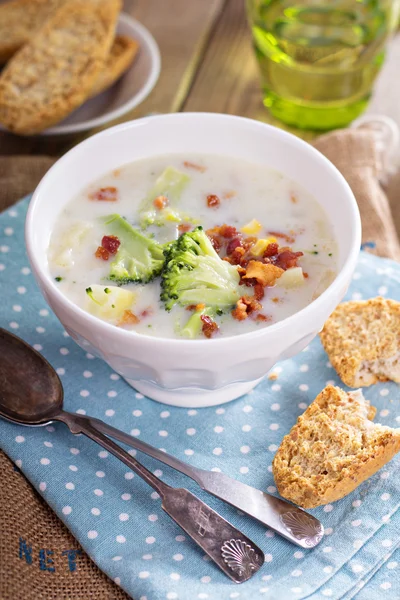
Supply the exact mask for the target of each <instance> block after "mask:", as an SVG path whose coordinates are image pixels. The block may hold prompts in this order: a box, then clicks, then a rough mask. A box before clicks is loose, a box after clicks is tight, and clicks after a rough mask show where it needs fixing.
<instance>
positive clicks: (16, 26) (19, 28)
mask: <svg viewBox="0 0 400 600" xmlns="http://www.w3.org/2000/svg"><path fill="white" fill-rule="evenodd" d="M64 2H66V0H12V1H11V2H6V3H4V4H0V64H3V63H5V62H7V61H8V60H9V59H10V58H11V57H12V55H13V54H15V52H17V50H19V49H20V48H21V46H23V45H24V44H26V42H27V41H28V40H30V39H31V37H32V36H33V35H34V34H35V33H36V31H38V29H40V27H42V26H43V24H44V23H45V21H46V19H48V18H49V17H50V15H51V14H52V13H53V12H54V11H55V10H57V8H59V7H60V6H61V5H62V4H63V3H64Z"/></svg>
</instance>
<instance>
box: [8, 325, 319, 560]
mask: <svg viewBox="0 0 400 600" xmlns="http://www.w3.org/2000/svg"><path fill="white" fill-rule="evenodd" d="M0 331H1V330H0ZM3 331H4V332H5V334H6V335H7V336H8V337H12V338H14V336H12V334H10V333H8V332H6V331H5V330H3ZM16 339H18V338H16ZM20 341H21V343H22V344H23V345H24V347H25V351H30V352H35V351H34V350H33V349H32V348H31V347H30V346H28V345H27V344H25V342H22V340H20ZM39 356H41V355H39ZM42 360H44V359H42ZM46 365H47V366H46V369H47V371H50V370H51V371H52V374H53V377H54V383H53V384H52V387H53V388H54V387H56V389H57V394H60V388H61V382H60V380H59V378H58V375H57V374H56V373H55V371H54V369H53V368H52V367H51V365H49V364H48V363H47V362H46ZM61 394H62V390H61ZM0 416H1V405H0ZM73 416H75V415H73ZM84 420H85V422H90V424H91V426H92V427H93V428H94V429H96V430H97V431H98V432H101V433H103V434H105V435H108V436H110V437H113V438H115V439H116V440H118V441H120V442H123V443H125V444H127V445H129V446H132V447H133V448H136V449H137V450H139V451H141V452H144V453H145V454H148V455H149V456H151V457H153V458H155V459H156V460H159V461H160V462H163V463H164V464H166V465H168V466H170V467H171V468H173V469H176V470H177V471H180V472H181V473H183V474H184V475H187V476H188V477H190V478H191V479H193V480H194V481H195V482H196V483H197V484H198V485H199V486H200V487H201V488H202V489H203V490H205V491H206V492H208V493H210V494H213V495H214V496H216V497H217V498H220V499H221V500H223V501H225V502H227V503H228V504H231V505H232V506H235V507H236V508H238V509H239V510H241V511H242V512H244V513H246V514H247V515H249V516H251V517H253V518H255V519H257V520H258V521H260V522H261V523H263V524H264V525H267V527H269V528H271V529H273V530H274V531H276V532H277V533H279V534H280V535H281V536H283V537H285V538H286V539H288V540H289V541H291V542H292V543H294V544H296V545H298V546H300V547H302V548H306V549H310V548H313V547H314V546H316V545H317V544H319V542H320V541H321V539H322V537H323V535H324V528H323V526H322V524H321V523H320V521H318V519H316V518H315V517H314V516H312V515H310V514H308V513H306V512H305V511H303V510H302V509H300V508H298V507H297V506H294V505H293V504H290V503H289V502H286V501H285V500H282V499H281V498H275V497H274V496H271V495H270V494H267V493H265V492H262V491H261V490H258V489H256V488H254V487H251V486H249V485H246V484H245V483H242V482H241V481H237V480H236V479H232V478H231V477H228V475H225V474H224V473H216V472H214V471H207V470H204V469H199V468H196V467H193V466H191V465H188V464H187V463H185V462H183V461H181V460H179V459H178V458H175V457H174V456H171V455H169V454H167V453H166V452H161V451H160V450H158V449H157V448H154V447H153V446H150V445H149V444H146V442H142V441H141V440H139V439H137V438H135V437H132V436H130V435H128V434H127V433H124V432H123V431H120V430H119V429H115V428H114V427H112V426H111V425H108V424H106V423H104V422H103V421H100V420H99V419H95V418H93V417H89V416H86V417H84Z"/></svg>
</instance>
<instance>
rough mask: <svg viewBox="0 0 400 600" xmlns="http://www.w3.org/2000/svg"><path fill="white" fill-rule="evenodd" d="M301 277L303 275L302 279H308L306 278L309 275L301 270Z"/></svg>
mask: <svg viewBox="0 0 400 600" xmlns="http://www.w3.org/2000/svg"><path fill="white" fill-rule="evenodd" d="M303 277H304V279H308V278H309V275H308V273H305V272H304V271H303Z"/></svg>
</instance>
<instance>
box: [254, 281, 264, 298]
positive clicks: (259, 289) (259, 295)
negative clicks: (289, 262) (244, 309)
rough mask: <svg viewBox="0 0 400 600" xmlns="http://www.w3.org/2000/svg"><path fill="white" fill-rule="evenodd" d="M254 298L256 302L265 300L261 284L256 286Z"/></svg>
mask: <svg viewBox="0 0 400 600" xmlns="http://www.w3.org/2000/svg"><path fill="white" fill-rule="evenodd" d="M254 298H255V299H256V300H262V299H263V298H264V287H263V286H262V285H261V283H256V284H255V286H254Z"/></svg>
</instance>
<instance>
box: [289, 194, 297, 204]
mask: <svg viewBox="0 0 400 600" xmlns="http://www.w3.org/2000/svg"><path fill="white" fill-rule="evenodd" d="M290 202H293V204H297V198H296V196H295V194H293V193H292V194H290Z"/></svg>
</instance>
